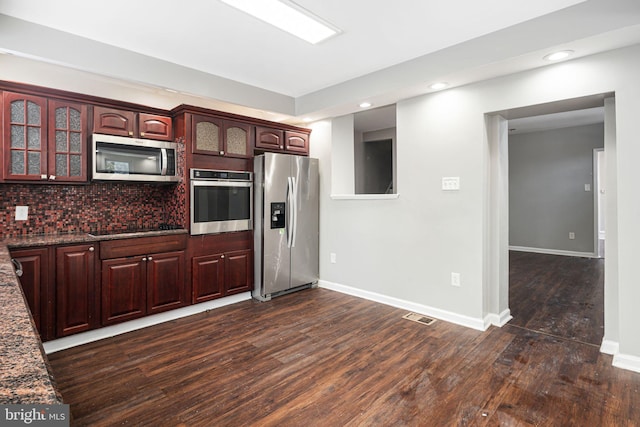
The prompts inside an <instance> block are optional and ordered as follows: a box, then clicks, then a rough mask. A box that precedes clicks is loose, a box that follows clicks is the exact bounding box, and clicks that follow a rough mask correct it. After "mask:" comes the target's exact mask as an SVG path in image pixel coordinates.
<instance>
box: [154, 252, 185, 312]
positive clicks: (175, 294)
mask: <svg viewBox="0 0 640 427" xmlns="http://www.w3.org/2000/svg"><path fill="white" fill-rule="evenodd" d="M185 294H186V290H185V280H184V251H176V252H167V253H162V254H154V255H149V256H148V257H147V314H153V313H159V312H161V311H166V310H171V309H174V308H178V307H182V306H184V305H186V302H187V301H186V295H185Z"/></svg>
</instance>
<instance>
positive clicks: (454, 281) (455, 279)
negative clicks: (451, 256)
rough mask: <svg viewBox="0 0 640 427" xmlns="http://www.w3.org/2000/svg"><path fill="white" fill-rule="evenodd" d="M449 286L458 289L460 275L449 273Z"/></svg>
mask: <svg viewBox="0 0 640 427" xmlns="http://www.w3.org/2000/svg"><path fill="white" fill-rule="evenodd" d="M451 286H457V287H460V273H451Z"/></svg>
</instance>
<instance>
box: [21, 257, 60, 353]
mask: <svg viewBox="0 0 640 427" xmlns="http://www.w3.org/2000/svg"><path fill="white" fill-rule="evenodd" d="M49 253H50V251H49V248H48V247H44V248H34V249H17V250H12V251H11V259H12V261H13V263H14V268H15V270H16V273H17V274H18V279H19V281H20V285H21V287H22V292H23V293H24V296H25V297H26V299H27V303H28V304H29V310H30V311H31V317H33V321H34V323H35V324H36V328H37V329H38V332H40V338H41V339H42V340H43V341H45V340H47V339H49V337H52V336H53V326H54V324H53V321H52V320H50V319H49V317H50V316H49V310H50V307H51V306H52V304H51V301H52V298H50V297H49V296H48V293H49V277H50V274H51V273H50V270H49ZM48 308H49V310H48Z"/></svg>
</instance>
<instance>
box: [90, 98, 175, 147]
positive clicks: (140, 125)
mask: <svg viewBox="0 0 640 427" xmlns="http://www.w3.org/2000/svg"><path fill="white" fill-rule="evenodd" d="M93 133H102V134H107V135H117V136H130V137H134V138H144V139H156V140H160V141H171V140H172V139H173V129H172V120H171V117H168V116H162V115H158V114H149V113H136V112H134V111H127V110H119V109H115V108H106V107H100V106H95V107H94V108H93Z"/></svg>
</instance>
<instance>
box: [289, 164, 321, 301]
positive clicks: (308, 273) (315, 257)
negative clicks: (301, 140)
mask: <svg viewBox="0 0 640 427" xmlns="http://www.w3.org/2000/svg"><path fill="white" fill-rule="evenodd" d="M291 162H292V169H291V176H292V177H293V181H294V187H295V189H296V193H295V200H294V210H295V217H294V219H293V223H294V225H295V227H294V229H293V241H292V243H291V287H292V288H295V287H298V286H301V285H306V284H308V283H315V282H317V281H318V276H319V270H320V267H319V202H318V199H319V193H320V179H319V175H318V159H310V158H308V157H301V156H291Z"/></svg>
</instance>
